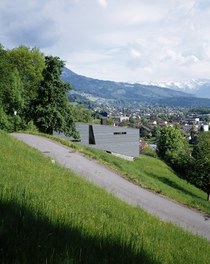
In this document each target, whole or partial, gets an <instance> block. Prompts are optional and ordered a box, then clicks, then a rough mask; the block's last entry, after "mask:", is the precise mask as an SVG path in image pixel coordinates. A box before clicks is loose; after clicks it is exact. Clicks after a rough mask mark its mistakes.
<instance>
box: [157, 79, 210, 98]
mask: <svg viewBox="0 0 210 264" xmlns="http://www.w3.org/2000/svg"><path fill="white" fill-rule="evenodd" d="M155 85H159V86H162V87H167V88H170V89H173V90H176V91H183V92H186V93H190V94H193V95H195V96H197V97H203V98H210V80H208V79H198V80H190V81H188V82H165V83H156V84H155Z"/></svg>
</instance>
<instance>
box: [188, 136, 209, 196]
mask: <svg viewBox="0 0 210 264" xmlns="http://www.w3.org/2000/svg"><path fill="white" fill-rule="evenodd" d="M192 158H193V163H192V166H191V168H190V172H191V179H192V180H193V182H194V183H195V184H196V185H197V186H199V187H200V188H201V189H202V190H203V191H205V192H206V193H207V200H209V197H210V132H205V133H200V134H199V137H198V141H197V143H196V144H195V146H194V148H193V151H192Z"/></svg>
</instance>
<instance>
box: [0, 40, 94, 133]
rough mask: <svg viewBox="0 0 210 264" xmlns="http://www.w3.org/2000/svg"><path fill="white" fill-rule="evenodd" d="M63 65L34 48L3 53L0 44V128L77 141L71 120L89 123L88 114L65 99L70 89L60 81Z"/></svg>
mask: <svg viewBox="0 0 210 264" xmlns="http://www.w3.org/2000/svg"><path fill="white" fill-rule="evenodd" d="M64 66H65V63H64V61H62V60H61V59H60V58H59V57H54V56H45V55H44V54H43V53H42V52H40V51H39V49H37V48H28V47H26V46H20V47H17V48H14V49H11V50H5V49H4V47H3V46H2V45H1V44H0V129H2V130H5V131H8V132H12V131H14V130H26V129H30V130H31V129H38V130H39V131H40V132H43V133H48V134H52V133H53V130H56V131H58V132H63V133H64V134H65V135H68V136H73V137H75V138H78V137H79V135H78V133H77V131H76V128H75V121H87V122H88V121H90V120H91V113H90V111H88V110H85V109H83V108H82V107H76V106H74V105H73V104H71V103H70V102H69V100H68V97H67V93H68V91H70V90H71V86H70V84H68V83H64V82H63V81H62V80H61V74H62V69H63V68H64Z"/></svg>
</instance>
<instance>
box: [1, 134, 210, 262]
mask: <svg viewBox="0 0 210 264" xmlns="http://www.w3.org/2000/svg"><path fill="white" fill-rule="evenodd" d="M0 146H1V152H0V263H93V264H94V263H153V264H156V263H167V264H170V263H176V264H179V263H203V264H206V263H208V262H209V259H210V242H208V241H206V240H204V239H201V238H199V237H197V236H194V235H192V234H189V233H187V232H185V231H183V230H182V229H180V228H178V227H175V226H174V225H172V224H166V223H163V222H162V221H160V220H158V219H157V218H155V217H153V216H150V215H149V214H147V213H146V212H145V211H143V210H141V209H139V208H135V207H131V206H129V205H127V204H125V203H123V202H121V201H119V200H118V199H116V198H114V197H113V196H112V195H111V194H108V193H106V192H105V191H103V190H102V189H100V188H98V187H95V186H94V185H91V184H90V183H88V182H86V181H85V180H84V179H82V178H80V177H78V176H76V175H75V174H74V173H72V172H70V171H69V170H66V169H64V168H61V167H60V166H58V165H57V164H52V163H51V160H50V159H48V158H46V157H43V156H42V154H40V153H39V152H38V151H36V150H34V149H32V148H29V147H27V146H26V145H24V144H23V143H21V142H19V141H17V140H16V139H14V138H11V137H10V136H8V135H6V134H4V133H1V132H0Z"/></svg>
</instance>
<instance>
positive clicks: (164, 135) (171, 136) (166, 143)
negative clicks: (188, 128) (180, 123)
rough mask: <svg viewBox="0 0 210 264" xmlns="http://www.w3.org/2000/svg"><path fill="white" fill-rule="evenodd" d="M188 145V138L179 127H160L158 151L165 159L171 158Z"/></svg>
mask: <svg viewBox="0 0 210 264" xmlns="http://www.w3.org/2000/svg"><path fill="white" fill-rule="evenodd" d="M185 147H186V140H185V138H184V136H183V134H182V130H181V129H180V128H179V127H177V126H176V127H171V126H165V127H163V128H161V129H160V132H159V137H158V143H157V152H158V154H159V156H160V157H161V158H162V159H164V160H169V159H170V158H171V157H172V156H174V155H177V154H178V153H179V152H181V151H182V150H183V149H185Z"/></svg>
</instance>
